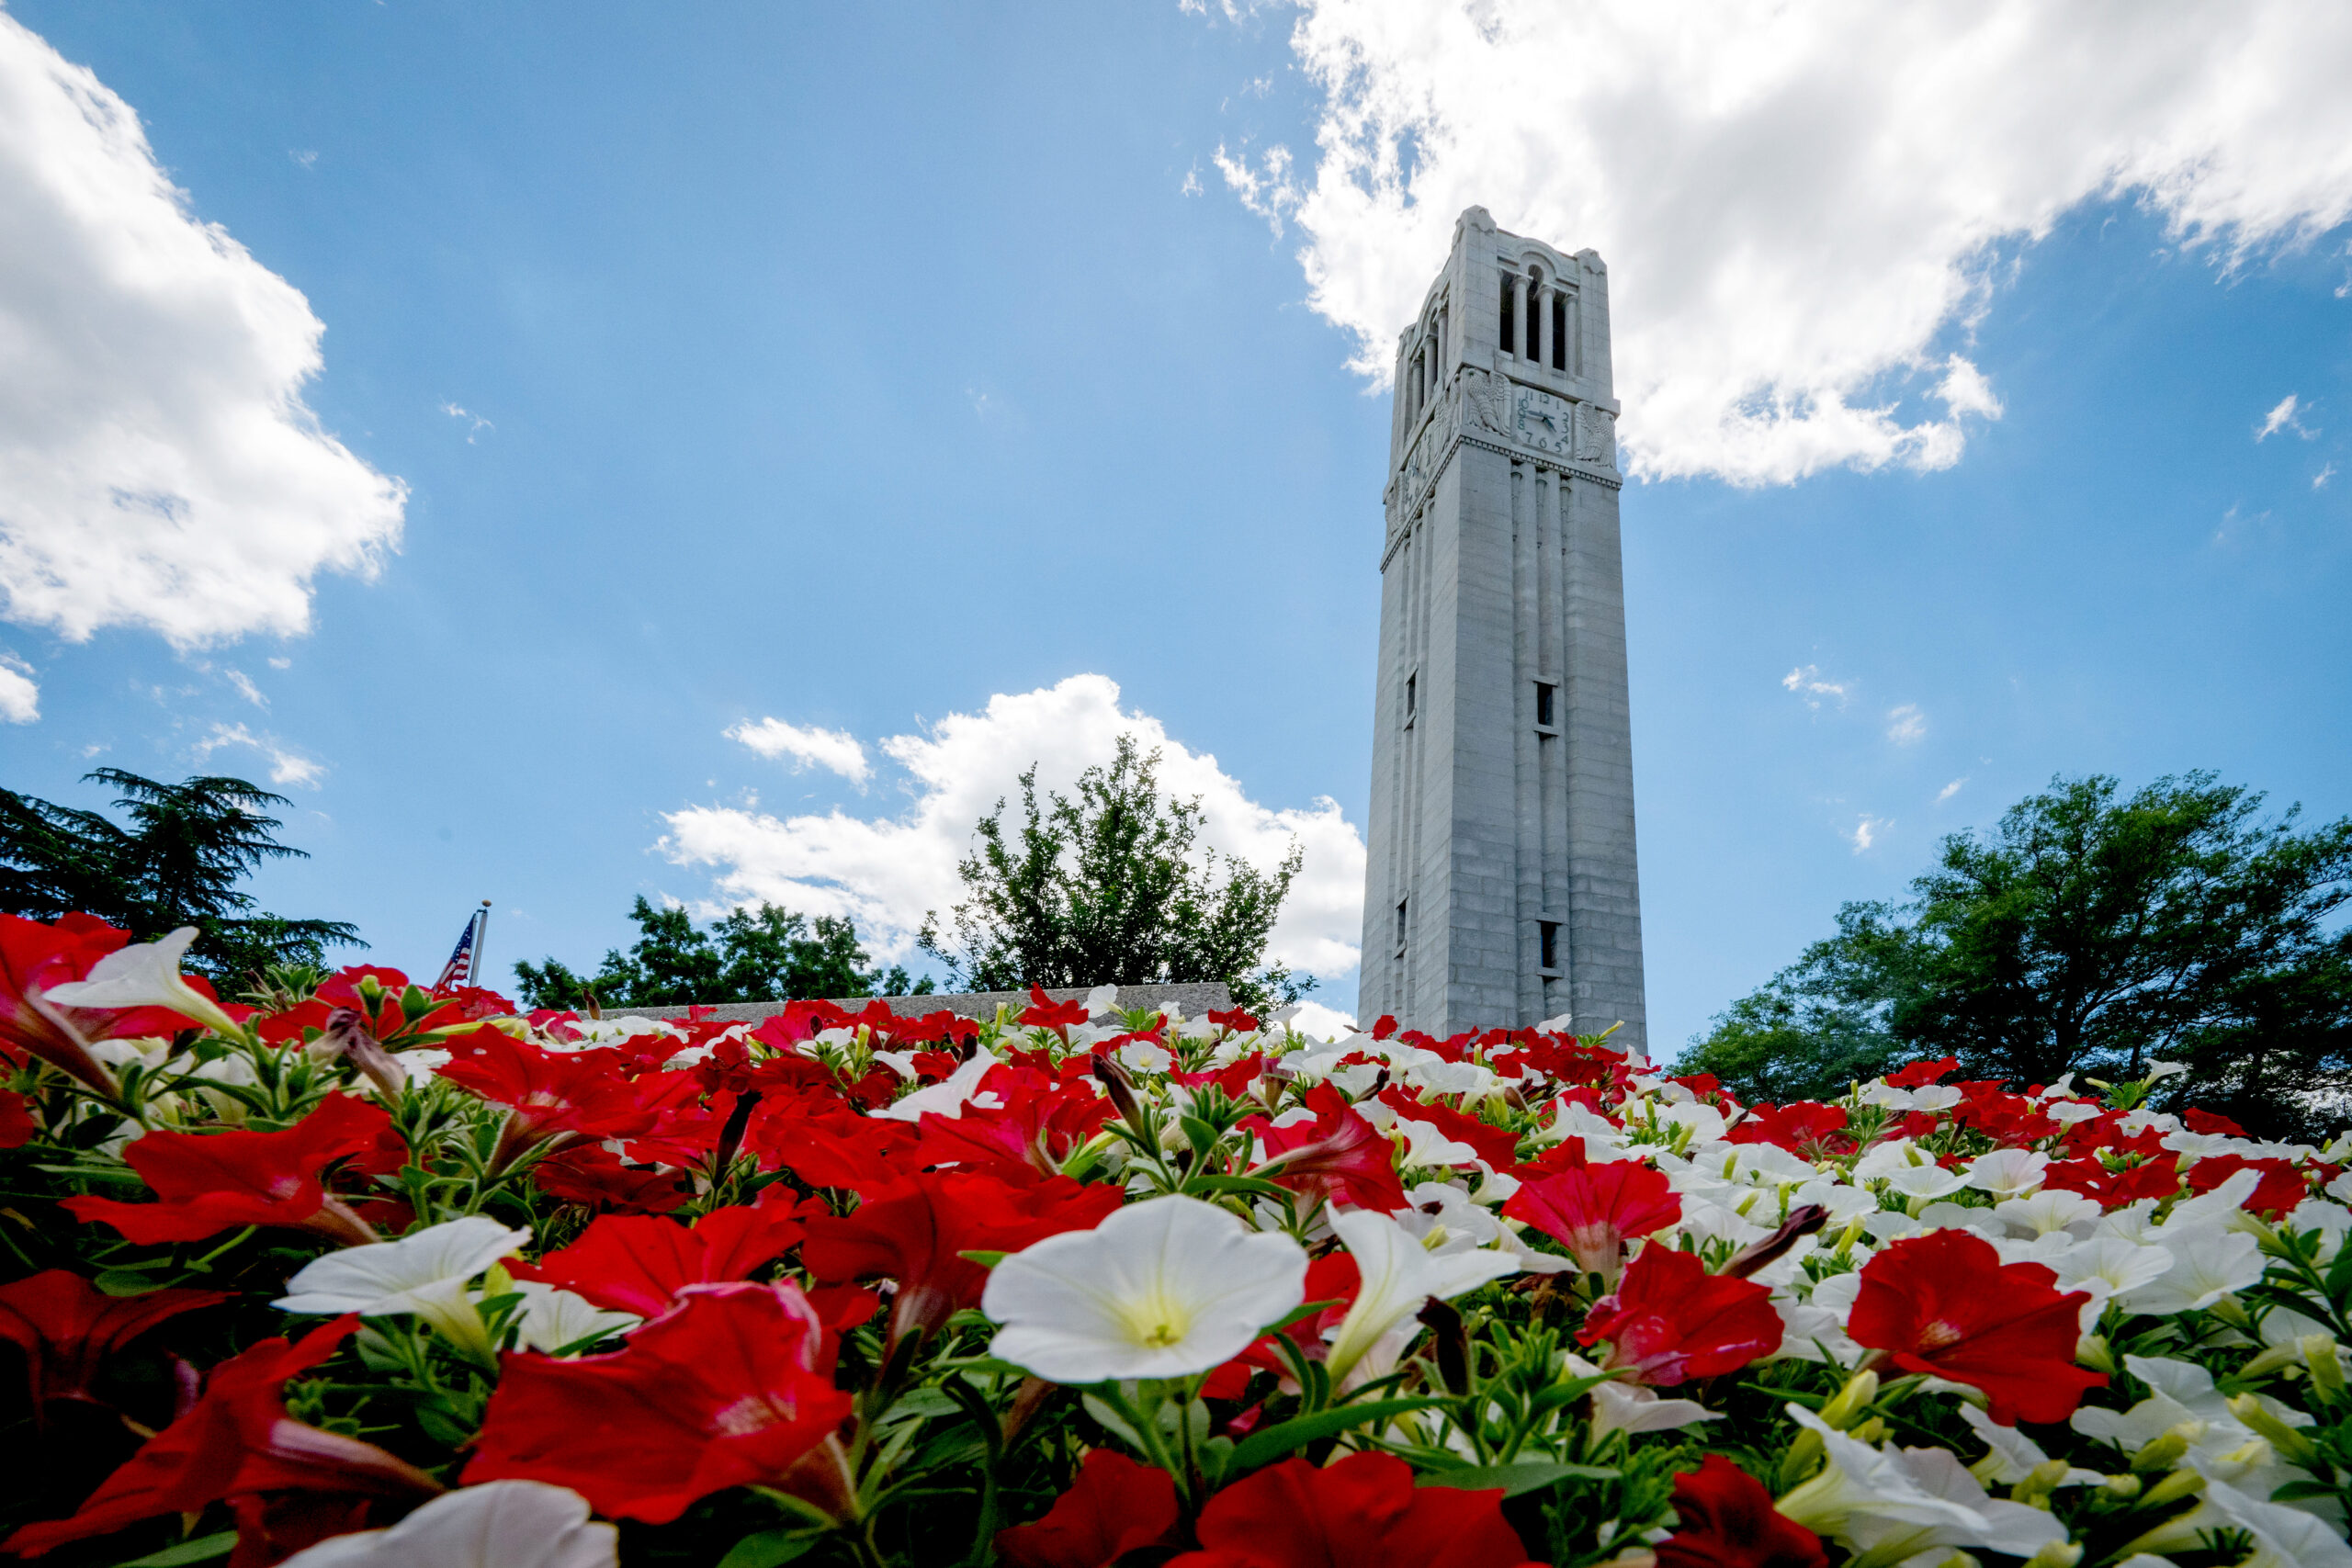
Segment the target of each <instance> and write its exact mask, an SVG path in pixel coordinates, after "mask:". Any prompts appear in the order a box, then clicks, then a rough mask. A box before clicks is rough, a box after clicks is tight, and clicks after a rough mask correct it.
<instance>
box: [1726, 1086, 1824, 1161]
mask: <svg viewBox="0 0 2352 1568" xmlns="http://www.w3.org/2000/svg"><path fill="white" fill-rule="evenodd" d="M1845 1125H1846V1108H1845V1107H1844V1106H1842V1105H1823V1104H1821V1103H1820V1102H1819V1101H1817V1100H1792V1101H1790V1102H1789V1103H1788V1104H1786V1105H1758V1106H1753V1107H1751V1108H1750V1109H1749V1111H1748V1114H1747V1117H1746V1119H1744V1120H1743V1121H1742V1122H1740V1123H1739V1124H1738V1125H1737V1126H1736V1127H1734V1128H1732V1130H1731V1131H1730V1132H1728V1133H1726V1134H1724V1142H1726V1143H1733V1144H1773V1145H1778V1146H1779V1147H1781V1148H1784V1149H1787V1150H1789V1151H1790V1152H1791V1153H1792V1154H1797V1155H1802V1156H1804V1157H1805V1158H1806V1159H1812V1160H1818V1159H1826V1158H1829V1157H1831V1156H1837V1155H1849V1154H1852V1153H1853V1152H1854V1140H1853V1139H1851V1138H1849V1137H1844V1136H1841V1135H1840V1134H1841V1133H1842V1132H1843V1130H1844V1128H1845Z"/></svg>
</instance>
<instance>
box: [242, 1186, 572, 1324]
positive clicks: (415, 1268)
mask: <svg viewBox="0 0 2352 1568" xmlns="http://www.w3.org/2000/svg"><path fill="white" fill-rule="evenodd" d="M530 1245H531V1233H530V1232H529V1231H528V1230H508V1229H507V1228H506V1227H505V1226H504V1225H502V1224H499V1223H498V1222H497V1221H496V1220H493V1219H492V1218H491V1217H490V1216H488V1215H487V1214H468V1215H467V1216H466V1217H465V1218H463V1219H461V1220H450V1221H447V1222H446V1223H445V1224H437V1225H432V1226H428V1227H427V1228H425V1229H424V1230H421V1231H418V1232H416V1233H415V1234H414V1235H404V1236H402V1237H401V1239H400V1240H398V1241H379V1242H375V1243H372V1244H370V1245H369V1246H367V1247H345V1248H344V1249H343V1250H342V1251H340V1252H330V1253H328V1254H327V1255H326V1256H325V1257H323V1258H313V1259H312V1260H311V1261H310V1262H309V1263H306V1264H304V1265H303V1266H302V1268H301V1269H300V1272H298V1273H297V1274H296V1275H295V1276H294V1277H293V1278H292V1279H291V1280H288V1281H286V1290H287V1293H286V1294H285V1295H284V1296H282V1297H280V1298H279V1299H278V1300H277V1302H275V1303H272V1304H273V1305H276V1306H277V1307H278V1308H280V1309H282V1310H284V1311H286V1312H301V1313H315V1314H318V1315H320V1316H322V1317H331V1316H334V1315H335V1314H339V1313H346V1312H356V1313H358V1314H360V1315H362V1316H363V1317H396V1316H399V1315H401V1314H408V1313H413V1314H416V1315H417V1316H418V1317H421V1318H423V1319H424V1321H425V1322H427V1323H429V1324H431V1325H433V1326H434V1327H435V1328H436V1329H438V1330H440V1331H441V1333H442V1334H443V1335H444V1336H446V1337H447V1338H448V1339H449V1341H450V1342H451V1343H452V1344H455V1345H458V1346H462V1347H464V1348H467V1349H469V1350H471V1351H473V1352H475V1353H476V1354H477V1355H481V1356H483V1357H487V1356H488V1355H489V1354H490V1333H489V1330H488V1329H487V1328H485V1327H484V1326H483V1325H482V1321H481V1313H480V1312H479V1311H477V1310H476V1308H475V1306H474V1303H473V1298H472V1297H471V1296H469V1294H467V1292H466V1282H467V1281H468V1280H471V1279H473V1278H474V1276H476V1275H477V1274H480V1273H481V1271H482V1270H483V1269H488V1268H489V1267H490V1266H491V1265H492V1264H493V1263H495V1262H497V1261H498V1260H499V1259H500V1258H504V1257H507V1256H509V1255H510V1254H512V1253H514V1252H515V1251H517V1250H518V1249H520V1248H522V1247H528V1246H530Z"/></svg>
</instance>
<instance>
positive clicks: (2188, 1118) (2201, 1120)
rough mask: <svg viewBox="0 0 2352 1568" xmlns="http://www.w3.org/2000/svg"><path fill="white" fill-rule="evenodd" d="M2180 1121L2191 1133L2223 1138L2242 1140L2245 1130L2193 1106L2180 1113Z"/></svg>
mask: <svg viewBox="0 0 2352 1568" xmlns="http://www.w3.org/2000/svg"><path fill="white" fill-rule="evenodd" d="M2180 1120H2181V1123H2182V1124H2183V1125H2184V1126H2186V1127H2187V1128H2188V1130H2189V1131H2190V1132H2192V1133H2219V1134H2222V1136H2223V1137H2225V1138H2243V1137H2245V1135H2246V1131H2245V1128H2243V1127H2241V1126H2239V1125H2238V1124H2237V1123H2236V1122H2233V1121H2231V1120H2230V1119H2229V1118H2228V1117H2226V1116H2220V1115H2216V1114H2215V1113H2214V1112H2212V1111H2199V1110H2198V1109H2197V1107H2195V1106H2193V1105H2191V1106H2189V1107H2188V1108H2187V1109H2185V1110H2183V1111H2181V1113H2180Z"/></svg>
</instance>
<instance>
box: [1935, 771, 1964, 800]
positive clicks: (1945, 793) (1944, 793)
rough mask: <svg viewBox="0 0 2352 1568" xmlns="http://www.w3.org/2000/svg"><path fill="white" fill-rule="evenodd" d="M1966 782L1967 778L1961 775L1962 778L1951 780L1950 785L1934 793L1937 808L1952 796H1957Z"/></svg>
mask: <svg viewBox="0 0 2352 1568" xmlns="http://www.w3.org/2000/svg"><path fill="white" fill-rule="evenodd" d="M1967 782H1968V780H1967V778H1966V777H1965V776H1964V775H1963V776H1962V777H1960V778H1956V779H1954V780H1952V781H1951V783H1950V784H1946V785H1944V787H1943V788H1941V789H1939V790H1938V791H1936V804H1937V805H1938V806H1941V805H1942V804H1943V803H1944V802H1945V801H1947V800H1950V799H1951V797H1952V796H1953V795H1958V794H1959V793H1960V791H1961V786H1962V784H1966V783H1967Z"/></svg>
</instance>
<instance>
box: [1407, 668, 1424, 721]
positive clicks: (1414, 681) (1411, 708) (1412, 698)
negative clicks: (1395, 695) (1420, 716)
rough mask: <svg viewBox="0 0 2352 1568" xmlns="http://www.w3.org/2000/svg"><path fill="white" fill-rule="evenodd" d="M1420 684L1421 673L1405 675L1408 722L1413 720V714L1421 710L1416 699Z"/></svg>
mask: <svg viewBox="0 0 2352 1568" xmlns="http://www.w3.org/2000/svg"><path fill="white" fill-rule="evenodd" d="M1420 684H1421V678H1420V677H1419V675H1408V676H1406V677H1405V722H1406V723H1407V724H1410V723H1412V722H1413V715H1414V714H1415V713H1416V712H1418V711H1419V705H1418V703H1417V701H1416V699H1417V698H1418V697H1419V692H1420Z"/></svg>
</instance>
